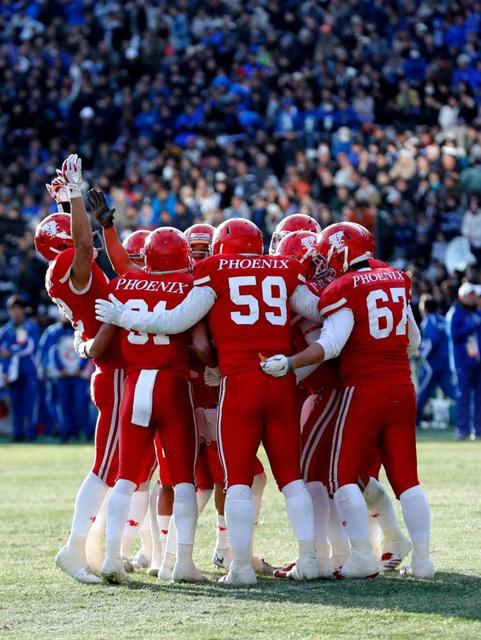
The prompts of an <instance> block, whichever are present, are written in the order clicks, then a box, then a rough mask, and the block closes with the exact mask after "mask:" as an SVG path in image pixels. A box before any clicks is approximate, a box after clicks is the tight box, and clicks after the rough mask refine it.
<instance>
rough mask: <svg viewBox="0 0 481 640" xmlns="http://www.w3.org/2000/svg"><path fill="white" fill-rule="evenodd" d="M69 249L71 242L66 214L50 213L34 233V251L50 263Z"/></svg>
mask: <svg viewBox="0 0 481 640" xmlns="http://www.w3.org/2000/svg"><path fill="white" fill-rule="evenodd" d="M70 247H73V241H72V232H71V230H70V216H69V215H68V214H67V213H52V215H50V216H47V217H46V218H45V219H44V220H42V222H41V223H40V224H39V225H38V227H37V230H36V231H35V249H36V250H37V251H38V253H39V254H40V255H41V256H42V258H45V260H48V262H50V261H51V260H53V259H54V258H56V257H57V256H58V254H59V253H62V251H65V249H70Z"/></svg>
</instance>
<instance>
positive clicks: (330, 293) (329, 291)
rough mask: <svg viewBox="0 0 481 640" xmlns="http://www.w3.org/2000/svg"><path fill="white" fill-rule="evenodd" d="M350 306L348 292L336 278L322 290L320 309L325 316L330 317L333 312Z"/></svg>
mask: <svg viewBox="0 0 481 640" xmlns="http://www.w3.org/2000/svg"><path fill="white" fill-rule="evenodd" d="M346 306H348V302H347V297H346V292H345V291H344V288H343V287H342V286H341V283H340V282H339V280H335V281H334V282H331V284H330V285H328V286H327V287H326V288H325V289H324V291H323V292H322V295H321V299H320V301H319V310H320V312H321V316H322V317H323V318H327V317H329V316H330V315H331V314H333V313H335V312H336V311H339V310H340V309H343V308H345V307H346Z"/></svg>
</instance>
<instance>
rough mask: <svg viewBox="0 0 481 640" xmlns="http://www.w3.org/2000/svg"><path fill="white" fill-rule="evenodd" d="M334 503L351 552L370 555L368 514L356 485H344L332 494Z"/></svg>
mask: <svg viewBox="0 0 481 640" xmlns="http://www.w3.org/2000/svg"><path fill="white" fill-rule="evenodd" d="M334 502H335V503H336V507H337V510H338V511H339V515H340V516H341V519H342V521H343V522H345V527H346V531H347V535H348V536H349V540H350V542H351V547H352V551H353V552H354V551H359V552H360V553H370V552H371V543H370V541H369V523H368V521H369V512H368V510H367V505H366V501H365V500H364V498H363V496H362V493H361V490H360V489H359V487H358V486H357V484H346V485H344V486H343V487H341V488H340V489H338V490H337V491H336V493H335V494H334Z"/></svg>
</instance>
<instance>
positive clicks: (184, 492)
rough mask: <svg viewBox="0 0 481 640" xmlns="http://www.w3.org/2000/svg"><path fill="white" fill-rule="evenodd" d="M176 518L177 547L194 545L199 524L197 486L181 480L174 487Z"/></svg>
mask: <svg viewBox="0 0 481 640" xmlns="http://www.w3.org/2000/svg"><path fill="white" fill-rule="evenodd" d="M174 520H175V528H176V529H177V547H178V546H179V545H180V544H182V545H193V544H194V539H195V528H196V526H197V500H196V497H195V487H194V485H193V484H190V483H188V482H181V483H180V484H177V485H175V487H174Z"/></svg>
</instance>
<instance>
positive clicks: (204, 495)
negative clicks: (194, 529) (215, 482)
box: [196, 489, 212, 516]
mask: <svg viewBox="0 0 481 640" xmlns="http://www.w3.org/2000/svg"><path fill="white" fill-rule="evenodd" d="M211 495H212V489H197V492H196V498H197V516H200V514H201V513H202V511H204V509H205V505H206V504H207V503H208V502H209V500H210V497H211Z"/></svg>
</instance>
